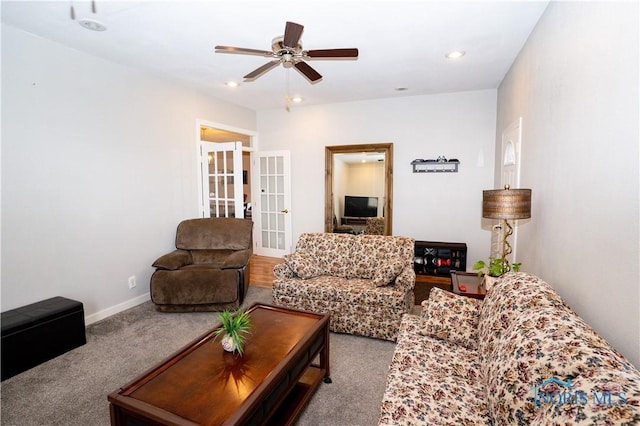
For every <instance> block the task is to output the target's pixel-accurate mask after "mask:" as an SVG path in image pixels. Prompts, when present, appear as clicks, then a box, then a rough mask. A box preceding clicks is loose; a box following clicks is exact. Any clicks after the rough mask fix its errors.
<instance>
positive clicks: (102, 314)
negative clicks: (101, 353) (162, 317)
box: [84, 293, 151, 325]
mask: <svg viewBox="0 0 640 426" xmlns="http://www.w3.org/2000/svg"><path fill="white" fill-rule="evenodd" d="M150 299H151V295H150V294H149V293H145V294H141V295H140V296H138V297H134V298H133V299H129V300H125V301H124V302H122V303H118V304H117V305H114V306H111V307H109V308H107V309H103V310H101V311H99V312H96V313H95V314H91V315H87V316H86V317H84V323H85V325H89V324H93V323H94V322H97V321H100V320H103V319H105V318H107V317H110V316H111V315H115V314H117V313H118V312H122V311H124V310H127V309H129V308H133V307H134V306H138V305H140V304H141V303H144V302H146V301H147V300H150Z"/></svg>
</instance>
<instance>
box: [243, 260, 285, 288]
mask: <svg viewBox="0 0 640 426" xmlns="http://www.w3.org/2000/svg"><path fill="white" fill-rule="evenodd" d="M280 262H282V259H281V258H279V257H266V256H257V255H254V256H252V257H251V275H250V276H249V283H250V285H255V286H258V287H268V288H271V287H272V285H273V280H274V279H275V277H274V275H273V267H274V266H275V265H277V264H278V263H280Z"/></svg>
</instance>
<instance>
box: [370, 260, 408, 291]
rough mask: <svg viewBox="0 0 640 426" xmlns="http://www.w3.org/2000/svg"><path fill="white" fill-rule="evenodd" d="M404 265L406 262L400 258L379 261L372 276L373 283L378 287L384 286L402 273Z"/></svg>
mask: <svg viewBox="0 0 640 426" xmlns="http://www.w3.org/2000/svg"><path fill="white" fill-rule="evenodd" d="M404 265H405V262H403V261H402V260H400V259H398V258H392V259H387V260H384V261H382V262H380V263H378V267H377V268H376V271H375V272H374V274H373V277H372V278H371V280H372V281H373V284H374V285H375V286H377V287H382V286H385V285H387V284H389V283H392V282H393V281H394V280H395V279H396V277H397V276H398V275H400V272H402V270H403V269H404Z"/></svg>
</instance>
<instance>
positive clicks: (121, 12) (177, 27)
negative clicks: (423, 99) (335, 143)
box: [1, 0, 548, 110]
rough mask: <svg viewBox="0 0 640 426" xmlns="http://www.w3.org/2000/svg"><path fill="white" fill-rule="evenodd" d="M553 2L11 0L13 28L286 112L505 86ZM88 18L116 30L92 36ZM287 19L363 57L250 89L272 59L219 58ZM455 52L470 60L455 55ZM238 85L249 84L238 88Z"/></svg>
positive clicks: (261, 38) (267, 78) (310, 38)
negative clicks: (289, 105) (290, 99)
mask: <svg viewBox="0 0 640 426" xmlns="http://www.w3.org/2000/svg"><path fill="white" fill-rule="evenodd" d="M71 3H73V5H74V10H75V15H76V21H72V20H71V18H70V4H71ZM547 3H548V1H515V0H514V1H508V0H503V1H466V2H462V1H376V0H368V1H332V0H323V1H315V0H297V1H269V2H267V1H243V0H225V1H222V0H220V1H218V0H210V1H175V0H174V1H103V0H96V1H95V4H96V7H97V13H96V14H93V13H92V12H91V2H90V1H85V0H74V1H72V2H70V1H69V0H64V1H46V2H42V1H30V0H22V1H6V0H2V10H1V12H2V21H3V22H4V23H6V24H9V25H11V26H14V27H17V28H21V29H23V30H25V31H27V32H30V33H33V34H37V35H39V36H41V37H44V38H47V39H51V40H54V41H57V42H59V43H62V44H65V45H67V46H70V47H72V48H74V49H77V50H81V51H84V52H88V53H90V54H92V55H95V56H98V57H102V58H105V59H108V60H110V61H114V62H118V63H121V64H125V65H127V66H131V67H134V68H139V69H142V70H146V71H148V72H152V73H154V74H158V75H161V76H163V77H164V78H169V79H171V80H177V81H179V82H181V83H182V84H187V85H190V86H192V87H196V88H197V89H198V90H201V91H203V92H205V93H207V94H210V95H212V96H215V97H216V98H219V99H223V100H226V101H230V102H233V103H235V104H238V105H242V106H245V107H248V108H251V109H255V110H261V109H266V108H276V107H284V106H285V94H286V93H287V91H288V93H289V94H290V95H291V96H294V95H299V96H301V97H302V98H303V99H304V102H303V104H302V105H313V104H323V103H334V102H347V101H356V100H366V99H376V98H389V97H399V96H415V95H425V94H434V93H444V92H457V91H467V90H482V89H490V88H496V87H497V86H498V84H499V83H500V81H501V80H502V78H503V77H504V75H505V74H506V72H507V71H508V69H509V67H510V66H511V64H512V62H513V60H514V58H515V57H516V55H517V54H518V52H519V51H520V49H521V48H522V46H523V44H524V42H525V40H526V39H527V37H528V36H529V34H530V32H531V30H532V29H533V27H534V26H535V24H536V22H537V21H538V19H539V18H540V16H541V14H542V13H543V11H544V9H545V7H546V6H547ZM82 18H92V19H97V20H99V21H100V22H102V23H103V24H104V25H106V26H107V28H108V29H107V30H106V31H104V32H94V31H89V30H87V29H85V28H82V27H81V26H80V25H78V20H80V19H82ZM286 21H293V22H297V23H299V24H302V25H304V27H305V29H304V33H303V35H302V43H303V48H304V49H325V48H342V47H356V48H358V49H359V51H360V56H359V58H358V60H357V61H318V60H316V61H310V62H308V63H309V64H310V65H311V66H313V67H314V68H315V69H316V70H317V71H318V72H319V73H320V74H322V75H323V77H324V78H323V80H321V81H320V82H319V83H317V84H315V85H311V84H309V83H308V82H307V80H306V79H305V78H303V77H302V76H301V75H300V74H298V72H296V71H295V70H293V69H288V70H287V69H284V68H283V67H281V66H279V67H277V68H275V69H273V70H271V71H269V72H268V73H267V74H265V75H264V76H262V77H260V78H258V79H257V80H255V81H254V82H250V83H244V82H242V76H244V75H245V74H247V73H249V72H250V71H252V70H254V69H255V68H257V67H259V66H260V65H262V64H264V63H266V62H267V61H268V60H269V59H267V58H263V57H260V56H247V55H230V54H220V53H214V46H215V45H218V44H220V45H228V46H236V47H246V48H253V49H261V50H270V48H271V40H272V38H273V37H275V36H278V35H282V34H283V33H284V25H285V22H286ZM454 49H461V50H464V51H466V55H465V56H464V57H463V58H462V59H459V60H457V61H452V60H448V59H446V58H445V54H446V53H447V52H449V51H451V50H454ZM228 80H235V81H239V82H241V84H240V86H239V87H237V88H235V89H230V88H228V87H227V86H225V82H226V81H228ZM287 86H288V89H287ZM398 87H405V88H407V89H408V90H405V91H396V90H395V89H396V88H398Z"/></svg>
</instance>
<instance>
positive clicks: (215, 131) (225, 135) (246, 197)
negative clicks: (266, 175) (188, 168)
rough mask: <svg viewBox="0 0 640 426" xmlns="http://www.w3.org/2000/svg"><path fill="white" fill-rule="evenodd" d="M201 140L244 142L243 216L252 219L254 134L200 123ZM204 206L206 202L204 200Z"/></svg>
mask: <svg viewBox="0 0 640 426" xmlns="http://www.w3.org/2000/svg"><path fill="white" fill-rule="evenodd" d="M200 142H201V143H202V142H213V143H228V142H240V143H241V144H242V197H243V200H242V201H243V203H242V204H243V212H244V213H243V216H244V217H245V218H246V219H251V218H252V214H253V208H252V207H253V204H252V194H251V152H252V151H253V147H252V136H251V135H247V134H244V133H238V132H234V131H230V130H225V129H221V128H217V127H212V126H208V125H205V124H200ZM203 206H205V207H203V208H206V203H205V202H204V200H203Z"/></svg>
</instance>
